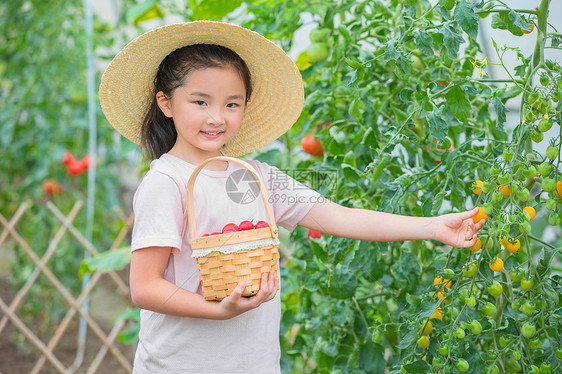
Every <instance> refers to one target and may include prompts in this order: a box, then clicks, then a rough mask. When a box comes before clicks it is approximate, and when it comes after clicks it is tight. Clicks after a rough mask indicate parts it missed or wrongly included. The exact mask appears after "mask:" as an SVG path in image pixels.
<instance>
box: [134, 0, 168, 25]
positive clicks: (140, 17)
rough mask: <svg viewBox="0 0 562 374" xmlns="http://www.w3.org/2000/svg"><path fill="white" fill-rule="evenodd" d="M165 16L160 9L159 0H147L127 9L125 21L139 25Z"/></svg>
mask: <svg viewBox="0 0 562 374" xmlns="http://www.w3.org/2000/svg"><path fill="white" fill-rule="evenodd" d="M163 15H164V14H163V13H162V12H161V11H160V9H159V8H158V4H157V0H146V1H143V2H141V3H138V4H135V5H133V6H132V7H130V8H129V9H127V11H126V13H125V19H127V20H128V21H129V22H133V23H139V22H143V21H147V20H149V19H152V18H157V17H162V16H163Z"/></svg>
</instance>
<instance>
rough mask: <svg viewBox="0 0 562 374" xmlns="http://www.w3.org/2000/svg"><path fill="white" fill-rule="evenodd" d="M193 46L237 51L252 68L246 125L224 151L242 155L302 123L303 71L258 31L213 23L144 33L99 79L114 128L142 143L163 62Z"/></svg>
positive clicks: (159, 29) (105, 107)
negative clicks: (295, 123) (171, 54)
mask: <svg viewBox="0 0 562 374" xmlns="http://www.w3.org/2000/svg"><path fill="white" fill-rule="evenodd" d="M192 44H217V45H221V46H224V47H227V48H230V49H231V50H233V51H234V52H236V53H237V54H238V55H239V56H240V57H241V58H242V59H243V60H244V61H245V62H246V65H247V66H248V69H249V70H250V74H251V79H252V90H253V92H252V97H251V98H250V101H249V102H248V105H247V106H246V110H245V112H244V118H243V121H242V126H241V127H240V130H239V131H238V133H237V134H236V136H235V137H234V138H233V139H231V140H230V141H229V142H228V143H227V144H225V146H224V147H223V149H222V150H223V152H224V153H225V154H227V155H229V156H233V157H236V156H242V155H245V154H248V153H250V152H252V151H254V150H256V149H259V148H261V147H263V146H265V145H267V144H269V143H271V142H272V141H273V140H275V139H277V138H278V137H279V136H281V135H282V134H284V133H285V132H286V131H287V130H289V128H290V127H291V126H292V125H293V123H294V122H295V121H296V120H297V119H298V117H299V115H300V113H301V110H302V107H303V104H304V92H303V86H302V78H301V75H300V72H299V70H298V68H297V67H296V65H295V64H294V63H293V61H292V60H291V59H290V58H289V56H287V54H286V53H285V52H284V51H283V50H282V49H281V48H279V47H278V46H276V45H275V44H273V43H272V42H271V41H269V40H267V39H266V38H264V37H263V36H261V35H259V34H257V33H256V32H253V31H250V30H248V29H245V28H243V27H240V26H236V25H231V24H227V23H221V22H213V21H195V22H187V23H179V24H173V25H168V26H163V27H159V28H157V29H154V30H152V31H149V32H147V33H145V34H143V35H140V36H139V37H137V38H136V39H134V40H133V41H131V42H130V43H129V44H127V46H125V48H124V49H123V50H122V51H121V52H119V54H117V56H115V58H114V59H113V61H112V62H111V63H110V65H109V66H108V68H107V69H106V71H105V73H104V74H103V77H102V79H101V85H100V90H99V97H100V104H101V107H102V109H103V112H104V114H105V116H106V117H107V119H108V121H109V122H110V123H111V125H112V126H113V127H114V128H115V129H116V130H117V131H118V132H119V133H121V135H123V136H124V137H126V138H127V139H129V140H130V141H132V142H133V143H136V144H139V145H140V139H141V131H140V129H141V125H142V122H143V119H144V117H145V114H146V112H147V111H148V107H149V104H150V102H151V100H152V98H153V97H154V94H155V92H154V78H155V77H156V73H157V71H158V66H159V65H160V62H161V61H162V60H163V59H164V58H165V57H166V56H167V55H168V54H170V53H171V52H172V51H174V50H176V49H178V48H181V47H184V46H187V45H192Z"/></svg>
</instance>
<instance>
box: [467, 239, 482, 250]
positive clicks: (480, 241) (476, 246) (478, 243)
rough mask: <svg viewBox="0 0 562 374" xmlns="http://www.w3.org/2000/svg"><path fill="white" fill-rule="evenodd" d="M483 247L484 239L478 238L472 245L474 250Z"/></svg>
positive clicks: (471, 248)
mask: <svg viewBox="0 0 562 374" xmlns="http://www.w3.org/2000/svg"><path fill="white" fill-rule="evenodd" d="M481 248H482V240H480V239H476V243H474V244H473V245H472V247H470V250H471V251H472V252H478V251H479V250H480V249H481Z"/></svg>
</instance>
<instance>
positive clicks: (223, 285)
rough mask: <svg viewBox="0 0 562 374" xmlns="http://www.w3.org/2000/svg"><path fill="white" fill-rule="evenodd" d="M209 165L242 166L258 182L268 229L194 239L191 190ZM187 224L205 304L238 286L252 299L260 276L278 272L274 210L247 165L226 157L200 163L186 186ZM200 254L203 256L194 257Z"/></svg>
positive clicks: (229, 292) (253, 172)
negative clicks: (227, 164)
mask: <svg viewBox="0 0 562 374" xmlns="http://www.w3.org/2000/svg"><path fill="white" fill-rule="evenodd" d="M211 161H228V162H234V163H236V164H238V165H241V166H242V167H244V168H245V169H246V170H248V171H249V172H250V173H251V174H252V176H253V177H254V178H255V180H256V182H258V184H259V187H260V195H261V198H262V200H263V203H264V206H265V210H266V213H267V218H268V221H269V227H265V228H258V229H252V230H246V231H237V232H234V233H225V234H218V235H211V236H204V237H197V229H196V225H195V213H194V207H193V187H194V185H195V180H196V178H197V175H198V174H199V172H200V171H201V170H202V169H203V167H204V166H205V165H206V164H207V163H209V162H211ZM187 222H188V225H189V231H190V235H191V246H192V249H193V251H194V257H196V260H197V268H198V270H199V279H200V281H201V287H202V289H203V296H204V297H205V299H206V300H218V299H223V298H225V297H226V296H228V295H230V294H231V293H232V291H233V290H234V288H235V287H236V286H237V285H238V283H240V282H244V284H245V285H246V287H245V288H244V291H243V293H242V296H252V295H255V294H256V293H257V292H258V291H259V289H260V281H261V275H262V273H266V272H269V271H277V270H278V259H279V252H278V247H279V240H278V232H277V226H276V224H275V218H274V216H273V210H272V208H271V205H270V204H269V201H268V195H267V191H266V189H265V187H264V184H263V181H262V180H261V178H260V177H259V175H258V173H257V172H256V170H255V169H254V168H253V167H252V166H251V165H250V164H248V163H247V162H245V161H243V160H240V159H237V158H232V157H226V156H219V157H213V158H210V159H207V160H205V161H204V162H202V163H201V164H200V165H199V166H198V167H197V168H196V169H195V170H194V171H193V174H191V177H190V178H189V182H188V183H187ZM232 247H235V248H237V249H238V250H237V251H236V252H233V253H223V252H221V251H224V249H225V248H232ZM197 252H203V253H205V255H203V256H195V253H197Z"/></svg>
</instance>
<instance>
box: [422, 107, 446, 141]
mask: <svg viewBox="0 0 562 374" xmlns="http://www.w3.org/2000/svg"><path fill="white" fill-rule="evenodd" d="M427 122H429V133H430V134H431V135H432V136H433V137H434V138H436V139H437V140H438V141H440V142H442V141H443V140H444V139H445V137H446V136H447V133H448V126H447V122H445V120H443V118H442V117H441V113H436V112H431V113H429V114H428V115H427Z"/></svg>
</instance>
